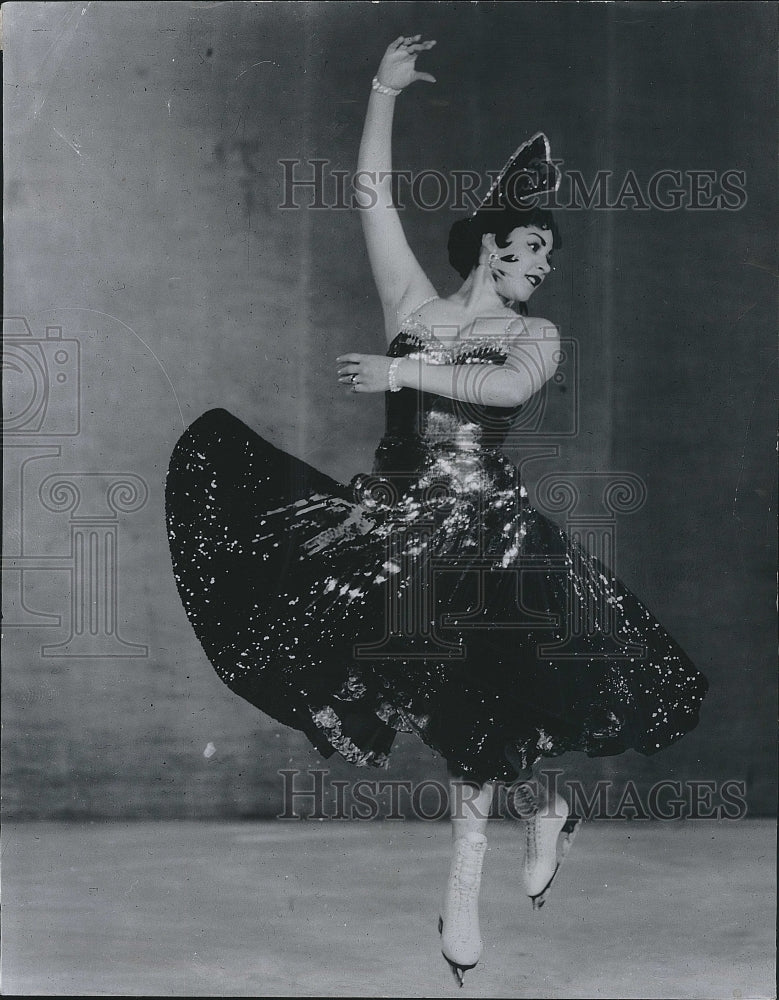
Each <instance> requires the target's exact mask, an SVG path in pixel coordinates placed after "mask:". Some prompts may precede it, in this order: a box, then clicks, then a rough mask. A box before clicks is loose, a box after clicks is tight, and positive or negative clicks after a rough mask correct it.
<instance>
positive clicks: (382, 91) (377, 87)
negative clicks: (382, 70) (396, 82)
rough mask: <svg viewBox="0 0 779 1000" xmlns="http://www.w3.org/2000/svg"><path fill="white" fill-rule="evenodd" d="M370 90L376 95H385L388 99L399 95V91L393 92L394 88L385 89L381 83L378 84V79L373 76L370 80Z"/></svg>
mask: <svg viewBox="0 0 779 1000" xmlns="http://www.w3.org/2000/svg"><path fill="white" fill-rule="evenodd" d="M371 90H375V91H376V93H377V94H386V95H387V96H388V97H397V96H398V94H399V93H400V91H399V90H395V88H394V87H385V86H384V84H383V83H380V82H379V78H378V77H377V76H374V78H373V79H372V80H371Z"/></svg>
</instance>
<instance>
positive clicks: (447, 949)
mask: <svg viewBox="0 0 779 1000" xmlns="http://www.w3.org/2000/svg"><path fill="white" fill-rule="evenodd" d="M449 787H450V792H451V799H450V808H451V819H452V862H451V866H450V869H449V881H448V883H447V887H446V895H445V897H444V903H443V906H442V908H441V917H440V919H439V923H438V929H439V931H440V933H441V951H442V952H443V955H444V958H445V959H446V960H447V962H448V963H449V967H450V968H451V970H452V973H453V975H454V977H455V979H456V980H457V982H458V984H459V985H460V986H462V984H463V976H464V973H465V971H466V970H467V969H472V968H473V967H474V965H476V963H477V962H478V961H479V958H480V957H481V953H482V950H483V944H482V940H481V932H480V930H479V889H480V887H481V871H482V865H483V863H484V852H485V851H486V849H487V838H486V836H485V833H486V830H487V818H488V816H489V811H490V806H491V804H492V794H493V786H492V784H491V783H489V782H488V783H486V784H484V785H479V784H476V783H474V782H472V781H467V780H465V779H463V778H460V777H456V776H454V775H451V774H450V784H449Z"/></svg>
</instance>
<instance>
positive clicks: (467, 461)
mask: <svg viewBox="0 0 779 1000" xmlns="http://www.w3.org/2000/svg"><path fill="white" fill-rule="evenodd" d="M507 351H508V348H507V346H506V344H505V343H502V342H501V341H500V340H497V339H496V340H493V339H486V338H484V337H472V338H469V339H457V340H452V341H451V342H449V343H447V342H445V341H443V340H440V339H438V338H437V337H435V336H434V334H433V333H432V332H431V331H430V329H429V328H428V327H426V326H425V325H424V324H421V323H418V322H411V323H406V324H405V325H404V326H403V327H402V329H401V330H400V332H399V333H398V335H397V336H396V337H395V339H394V340H393V341H392V343H391V344H390V346H389V349H388V351H387V354H388V356H389V357H393V358H400V357H402V358H410V359H412V360H417V361H418V362H419V363H420V364H425V365H473V364H478V365H502V364H504V362H505V361H506V357H507ZM520 410H521V407H520V406H517V407H512V408H507V407H502V406H487V405H478V404H475V403H468V402H463V401H460V400H456V399H450V398H449V397H447V396H439V395H437V394H436V393H430V392H418V391H417V390H415V389H407V388H403V389H401V390H400V391H398V392H388V393H387V394H386V426H385V432H384V436H383V437H382V439H381V441H380V442H379V445H378V448H377V449H376V455H375V460H374V465H373V472H374V474H378V475H380V476H382V477H386V478H387V479H390V480H391V481H392V483H393V485H394V486H395V489H396V490H400V491H401V492H403V491H405V490H406V489H407V488H408V487H410V486H411V485H412V484H413V483H414V482H418V481H419V479H420V477H421V476H423V477H424V478H425V479H432V480H434V481H435V482H437V483H438V484H439V485H441V486H445V487H447V488H448V489H450V490H451V491H453V492H454V493H462V492H469V493H470V492H474V491H475V492H480V491H482V490H484V489H485V488H487V489H494V488H505V487H506V485H507V484H508V482H509V481H511V482H515V478H514V477H515V470H514V467H513V466H512V465H511V463H510V462H509V461H508V459H507V458H506V457H505V456H504V455H503V453H502V451H501V447H502V445H503V443H504V441H505V439H506V436H507V434H508V432H509V430H510V429H511V426H512V423H513V422H514V420H515V419H516V416H517V414H518V413H519V411H520Z"/></svg>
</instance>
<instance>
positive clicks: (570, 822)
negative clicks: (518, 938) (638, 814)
mask: <svg viewBox="0 0 779 1000" xmlns="http://www.w3.org/2000/svg"><path fill="white" fill-rule="evenodd" d="M506 757H507V759H508V760H509V762H510V763H511V764H512V765H513V766H514V767H515V768H516V770H517V775H518V778H517V784H516V785H515V786H514V790H513V805H514V813H515V815H516V816H517V817H518V818H520V819H522V820H523V821H524V823H525V860H524V863H523V865H522V881H523V882H524V885H525V892H526V893H527V894H528V896H529V897H530V900H531V902H532V904H533V909H534V910H540V909H541V907H542V906H543V905H544V903H545V902H546V900H547V897H548V895H549V891H550V889H551V888H552V882H553V881H554V880H555V878H556V876H557V873H558V871H559V870H560V865H561V864H562V863H563V861H564V860H565V857H566V855H567V854H568V851H569V850H570V847H571V844H572V843H573V838H574V837H575V836H576V832H577V830H578V827H579V823H580V820H579V819H577V818H574V817H572V816H570V815H569V810H568V803H567V802H566V801H565V799H564V798H563V797H562V796H561V795H559V794H558V793H557V792H553V793H552V794H551V795H550V794H549V791H548V789H547V788H546V787H545V786H544V783H543V782H540V781H537V782H536V781H531V780H530V778H531V776H532V771H531V770H530V769H529V768H525V767H524V766H523V764H522V762H521V761H519V760H518V759H516V755H514V756H512V754H511V752H510V748H509V747H507V748H506ZM517 764H519V765H520V766H519V767H517Z"/></svg>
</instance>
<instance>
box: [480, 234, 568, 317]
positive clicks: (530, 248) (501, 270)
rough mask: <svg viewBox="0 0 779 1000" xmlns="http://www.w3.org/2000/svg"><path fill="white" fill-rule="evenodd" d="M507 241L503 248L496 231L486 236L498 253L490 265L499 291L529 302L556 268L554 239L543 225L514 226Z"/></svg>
mask: <svg viewBox="0 0 779 1000" xmlns="http://www.w3.org/2000/svg"><path fill="white" fill-rule="evenodd" d="M505 242H506V244H507V245H506V246H505V247H501V246H498V244H497V243H496V242H495V237H494V236H493V235H492V234H489V235H488V236H486V237H485V246H486V248H487V249H488V250H489V251H490V253H496V254H497V255H498V259H497V260H494V261H493V263H492V264H491V265H490V269H491V271H492V274H493V280H494V281H495V290H496V291H497V292H498V294H499V295H501V296H502V297H503V298H504V299H510V300H512V301H514V302H527V301H528V299H529V298H530V296H531V295H532V294H533V292H534V291H535V290H536V288H538V286H539V285H540V284H541V282H542V281H543V280H544V278H546V276H547V274H549V272H550V271H551V270H552V265H551V254H552V249H553V242H554V238H553V236H552V234H551V232H550V231H549V230H548V229H544V228H543V227H541V226H520V227H519V228H517V229H512V231H511V232H510V233H509V234H508V236H507V237H506V240H505Z"/></svg>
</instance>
